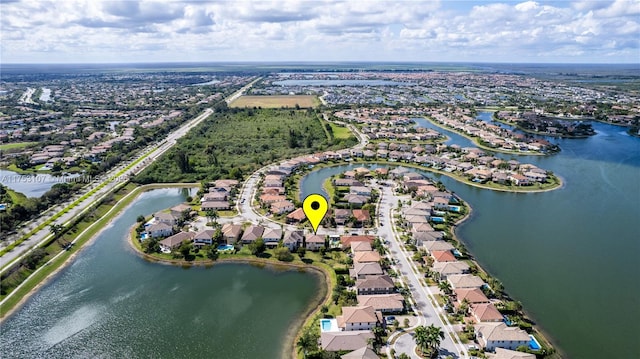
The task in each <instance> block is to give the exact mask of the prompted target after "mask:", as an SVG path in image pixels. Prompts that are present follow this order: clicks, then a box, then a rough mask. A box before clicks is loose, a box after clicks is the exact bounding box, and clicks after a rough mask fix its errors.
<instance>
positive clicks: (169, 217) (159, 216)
mask: <svg viewBox="0 0 640 359" xmlns="http://www.w3.org/2000/svg"><path fill="white" fill-rule="evenodd" d="M153 218H154V219H155V221H156V223H166V224H168V225H170V226H175V225H176V223H178V218H177V217H176V216H174V215H173V214H171V213H166V212H158V213H156V214H154V216H153Z"/></svg>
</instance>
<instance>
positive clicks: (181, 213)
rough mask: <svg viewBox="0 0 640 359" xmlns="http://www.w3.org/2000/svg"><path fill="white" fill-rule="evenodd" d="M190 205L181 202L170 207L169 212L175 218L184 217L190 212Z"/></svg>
mask: <svg viewBox="0 0 640 359" xmlns="http://www.w3.org/2000/svg"><path fill="white" fill-rule="evenodd" d="M191 210H192V209H191V206H190V205H188V204H186V203H181V204H179V205H177V206H174V207H171V209H170V211H171V214H172V215H173V216H174V217H175V218H186V217H187V216H189V214H190V213H191Z"/></svg>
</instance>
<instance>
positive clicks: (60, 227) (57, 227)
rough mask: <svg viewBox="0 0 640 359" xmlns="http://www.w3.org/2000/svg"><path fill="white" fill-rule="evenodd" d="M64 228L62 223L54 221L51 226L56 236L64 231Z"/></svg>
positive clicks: (50, 228) (50, 229)
mask: <svg viewBox="0 0 640 359" xmlns="http://www.w3.org/2000/svg"><path fill="white" fill-rule="evenodd" d="M63 230H64V226H63V225H61V224H57V223H54V224H52V225H50V226H49V231H51V233H52V234H53V236H54V237H57V236H58V234H60V233H62V231H63Z"/></svg>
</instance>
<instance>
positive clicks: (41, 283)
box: [0, 183, 196, 325]
mask: <svg viewBox="0 0 640 359" xmlns="http://www.w3.org/2000/svg"><path fill="white" fill-rule="evenodd" d="M194 186H196V184H193V183H184V184H180V183H174V184H168V185H164V184H157V183H153V184H146V185H142V186H136V188H134V189H132V190H131V192H129V193H127V194H126V195H125V196H124V197H123V198H121V199H120V201H118V203H120V202H121V201H124V200H127V201H129V202H128V203H126V204H125V205H124V206H122V207H121V208H118V209H117V211H116V212H114V213H110V212H111V211H112V210H113V208H117V204H116V205H114V206H113V207H112V208H111V209H110V210H109V211H108V212H107V213H106V214H105V216H104V217H103V218H105V217H107V218H109V220H108V222H107V223H106V224H105V225H104V226H102V228H100V229H98V230H97V231H96V232H95V233H94V234H93V235H92V236H91V237H89V238H88V239H87V240H86V241H85V242H84V243H82V244H81V245H79V246H78V249H77V250H76V251H75V252H73V253H72V254H71V255H69V256H68V257H67V258H65V259H63V260H62V262H60V263H59V264H57V267H56V268H55V269H54V270H53V271H52V272H51V273H49V274H47V275H46V276H45V277H44V278H43V279H41V280H40V281H39V282H38V283H36V284H35V285H34V286H33V288H31V289H29V291H28V292H27V293H25V294H24V295H22V297H21V298H20V299H19V300H18V301H17V302H16V303H15V304H14V305H13V306H11V307H10V308H9V309H8V310H7V311H6V312H4V313H3V314H2V316H0V325H1V324H2V323H3V322H4V321H5V320H7V319H9V318H10V317H11V316H12V315H14V314H15V312H16V311H18V310H19V309H21V308H22V307H23V306H24V304H25V303H26V302H27V300H29V299H30V298H31V297H32V296H33V295H34V294H35V293H37V292H38V291H39V290H40V289H41V288H42V287H43V286H44V285H46V284H47V283H49V282H50V281H51V280H53V279H55V278H56V277H57V275H58V274H59V273H60V271H61V270H63V269H65V268H66V267H67V266H68V265H69V264H71V263H73V260H74V259H75V258H76V256H78V254H80V253H81V252H82V251H83V250H84V249H85V248H87V246H88V245H91V244H93V242H94V241H95V240H96V239H97V238H98V236H99V235H100V234H102V232H104V231H105V230H107V229H109V228H110V227H111V226H112V225H113V222H114V221H115V220H116V219H117V218H118V217H119V216H121V215H122V213H123V212H124V211H125V210H127V209H128V208H129V207H130V206H131V205H133V202H134V200H135V199H136V198H137V197H138V196H139V195H140V194H142V193H144V192H146V191H149V190H153V189H163V188H191V187H194ZM130 196H131V197H130ZM97 223H99V221H96V222H94V223H92V224H91V225H90V226H88V227H87V228H85V229H84V230H83V231H82V232H81V233H79V234H78V235H77V236H76V239H74V241H76V240H78V238H80V237H81V236H82V235H83V234H84V233H85V232H87V231H89V230H91V229H92V228H93V226H95V225H96V224H97ZM64 253H66V251H60V252H58V254H56V256H54V257H52V258H51V259H50V260H49V261H47V262H46V263H43V264H42V265H41V266H40V267H38V269H37V270H36V271H34V272H33V273H31V275H30V276H29V277H27V278H26V279H25V280H24V281H23V282H22V283H27V281H29V280H31V279H32V276H33V275H34V274H36V273H37V271H38V270H41V269H42V268H45V267H47V266H49V265H51V264H52V262H53V261H55V260H56V259H57V258H58V257H57V256H60V255H63V254H64ZM18 289H19V287H16V288H15V289H14V291H16V290H18ZM14 291H12V292H11V293H13V292H14ZM11 293H9V295H11ZM9 295H7V296H6V297H5V298H4V299H3V300H6V299H7V298H9Z"/></svg>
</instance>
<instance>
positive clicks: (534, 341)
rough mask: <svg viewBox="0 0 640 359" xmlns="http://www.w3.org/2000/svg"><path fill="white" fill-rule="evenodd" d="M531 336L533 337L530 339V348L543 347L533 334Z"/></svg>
mask: <svg viewBox="0 0 640 359" xmlns="http://www.w3.org/2000/svg"><path fill="white" fill-rule="evenodd" d="M529 338H530V339H531V340H529V349H532V350H538V349H540V348H541V346H540V343H538V341H537V340H536V338H535V337H534V336H533V335H531V334H529Z"/></svg>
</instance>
